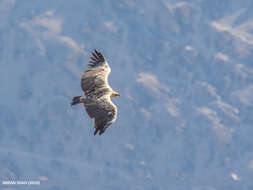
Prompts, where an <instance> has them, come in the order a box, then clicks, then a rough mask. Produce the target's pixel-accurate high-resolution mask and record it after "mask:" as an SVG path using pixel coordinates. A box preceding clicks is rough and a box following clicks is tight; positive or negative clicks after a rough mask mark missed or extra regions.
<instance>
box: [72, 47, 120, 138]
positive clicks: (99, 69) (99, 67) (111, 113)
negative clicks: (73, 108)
mask: <svg viewBox="0 0 253 190" xmlns="http://www.w3.org/2000/svg"><path fill="white" fill-rule="evenodd" d="M110 72H111V69H110V66H109V65H108V63H107V61H106V60H105V58H104V56H103V55H102V54H101V53H100V52H98V51H97V50H95V51H94V52H93V53H92V56H91V57H90V63H89V68H88V69H87V70H86V71H85V72H84V73H83V75H82V78H81V88H82V90H83V91H84V94H83V95H82V96H76V97H74V98H73V100H72V103H71V105H75V104H78V103H83V104H84V107H85V109H86V112H87V113H88V115H89V116H90V117H91V118H94V128H95V132H94V135H96V134H97V132H98V131H99V135H101V134H103V133H104V132H105V130H106V128H107V127H108V126H109V125H111V124H112V123H113V122H115V120H116V117H117V107H116V106H115V105H114V104H113V103H112V101H111V98H113V97H116V96H119V94H118V93H116V92H115V91H113V90H112V88H111V87H110V86H109V84H108V76H109V74H110Z"/></svg>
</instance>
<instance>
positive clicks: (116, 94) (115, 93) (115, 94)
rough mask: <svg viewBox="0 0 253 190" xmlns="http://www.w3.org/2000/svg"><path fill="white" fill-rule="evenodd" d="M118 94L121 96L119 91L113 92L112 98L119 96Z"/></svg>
mask: <svg viewBox="0 0 253 190" xmlns="http://www.w3.org/2000/svg"><path fill="white" fill-rule="evenodd" d="M117 96H120V94H119V93H117V92H113V93H112V95H111V98H114V97H117Z"/></svg>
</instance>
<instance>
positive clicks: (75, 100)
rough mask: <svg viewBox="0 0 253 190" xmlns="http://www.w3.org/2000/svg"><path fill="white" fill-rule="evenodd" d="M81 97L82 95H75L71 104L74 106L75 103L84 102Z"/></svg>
mask: <svg viewBox="0 0 253 190" xmlns="http://www.w3.org/2000/svg"><path fill="white" fill-rule="evenodd" d="M80 98H81V96H75V97H74V98H72V102H71V104H70V105H71V106H73V105H76V104H81V103H83V102H82V101H81V99H80Z"/></svg>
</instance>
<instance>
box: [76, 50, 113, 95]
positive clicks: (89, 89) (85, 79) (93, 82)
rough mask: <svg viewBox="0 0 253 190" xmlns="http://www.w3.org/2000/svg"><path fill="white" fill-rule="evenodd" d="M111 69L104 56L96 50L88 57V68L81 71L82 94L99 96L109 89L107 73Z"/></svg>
mask: <svg viewBox="0 0 253 190" xmlns="http://www.w3.org/2000/svg"><path fill="white" fill-rule="evenodd" d="M110 72H111V69H110V66H109V65H108V63H107V61H106V60H105V58H104V56H103V55H102V54H101V53H100V52H99V51H97V50H95V51H94V52H93V53H92V56H91V57H90V64H89V68H88V69H87V70H86V71H85V72H84V73H83V75H82V78H81V87H82V90H83V91H84V94H85V95H86V96H88V97H90V98H95V99H97V98H99V97H100V96H102V95H103V94H105V93H107V92H109V90H110V89H111V88H110V86H109V84H108V81H107V80H108V75H109V74H110Z"/></svg>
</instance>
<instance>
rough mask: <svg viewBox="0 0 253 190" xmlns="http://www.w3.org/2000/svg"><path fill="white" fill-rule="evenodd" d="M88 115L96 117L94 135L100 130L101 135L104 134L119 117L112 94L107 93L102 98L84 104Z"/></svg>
mask: <svg viewBox="0 0 253 190" xmlns="http://www.w3.org/2000/svg"><path fill="white" fill-rule="evenodd" d="M84 106H85V109H86V111H87V113H88V115H89V116H90V117H91V118H95V121H94V128H95V132H94V135H96V134H97V132H98V131H99V135H101V134H103V133H104V132H105V130H106V128H107V127H108V126H109V125H111V124H112V123H113V122H114V121H115V120H116V117H117V107H116V106H115V105H114V104H113V103H112V101H111V99H110V96H108V95H105V96H102V97H101V98H99V99H97V100H95V101H90V102H87V103H86V104H84Z"/></svg>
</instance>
